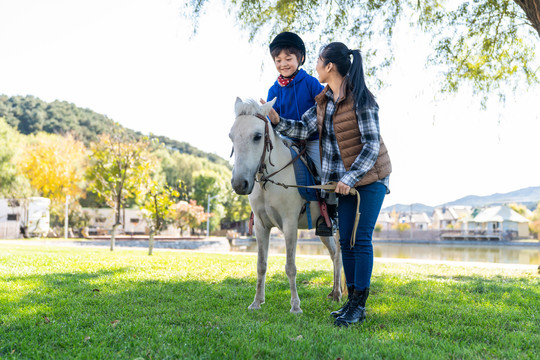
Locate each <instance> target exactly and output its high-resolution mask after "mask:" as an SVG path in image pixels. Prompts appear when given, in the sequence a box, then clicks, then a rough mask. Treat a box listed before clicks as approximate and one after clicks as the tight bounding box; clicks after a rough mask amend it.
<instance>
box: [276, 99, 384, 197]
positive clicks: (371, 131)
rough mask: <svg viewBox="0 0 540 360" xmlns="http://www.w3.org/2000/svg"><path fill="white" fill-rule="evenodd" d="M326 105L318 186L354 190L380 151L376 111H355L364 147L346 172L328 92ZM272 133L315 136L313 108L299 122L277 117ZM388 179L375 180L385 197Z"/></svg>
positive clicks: (314, 113)
mask: <svg viewBox="0 0 540 360" xmlns="http://www.w3.org/2000/svg"><path fill="white" fill-rule="evenodd" d="M326 96H327V97H328V103H327V105H326V116H325V118H324V120H323V128H322V134H321V145H322V161H321V167H322V174H320V175H321V182H322V183H323V184H326V183H328V182H330V181H335V182H338V181H341V182H343V183H344V184H346V185H348V186H350V187H354V184H356V183H357V182H358V181H360V180H361V179H362V177H363V176H364V175H365V174H366V173H367V172H368V171H369V170H370V169H371V168H372V167H373V165H375V161H377V157H378V155H379V148H380V142H379V139H380V130H379V107H378V106H375V107H372V108H363V109H359V108H358V107H357V108H356V118H357V119H358V128H359V129H360V134H361V135H360V136H361V141H362V144H364V146H363V147H362V150H361V151H360V154H358V156H357V157H356V160H355V161H354V162H353V164H352V166H351V168H350V169H349V171H347V170H346V169H345V165H343V161H342V160H341V154H340V152H339V147H338V143H337V139H336V134H335V133H334V126H333V124H332V118H333V116H334V112H335V111H336V105H335V103H334V97H333V93H332V91H331V90H329V91H328V92H327V93H326ZM275 129H276V131H278V132H280V133H282V134H284V135H286V136H289V137H292V138H297V139H307V138H309V137H310V136H311V135H312V134H313V133H316V132H317V105H315V106H313V107H312V108H310V109H309V110H308V111H306V112H305V113H304V115H302V119H301V120H289V119H284V118H281V117H280V121H279V123H278V124H277V125H276V126H275ZM389 180H390V176H387V177H385V178H384V179H382V180H378V182H381V183H382V184H384V185H385V186H386V193H387V194H388V193H390V187H389V185H390V184H389V183H390V181H389Z"/></svg>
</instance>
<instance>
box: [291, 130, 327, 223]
mask: <svg viewBox="0 0 540 360" xmlns="http://www.w3.org/2000/svg"><path fill="white" fill-rule="evenodd" d="M289 149H290V151H291V155H292V158H293V159H295V158H296V157H298V159H297V160H296V161H294V162H293V167H294V175H295V177H296V184H297V185H300V186H305V187H297V189H298V192H299V193H300V196H301V197H302V198H303V199H304V200H305V201H306V202H305V204H304V206H303V207H302V210H301V211H300V214H303V213H306V216H307V218H308V228H309V229H311V228H312V227H313V221H312V218H311V209H310V206H309V203H310V202H311V201H317V202H318V203H319V207H320V209H321V215H322V216H323V218H324V220H325V221H326V222H327V225H329V226H331V223H330V219H329V217H328V211H327V207H326V203H325V202H324V201H321V197H320V193H319V191H320V190H318V189H314V188H309V186H313V185H321V178H320V176H319V174H318V173H317V168H316V167H315V163H314V162H313V161H312V160H311V159H310V158H309V157H308V156H307V154H306V151H305V142H303V141H302V142H300V143H294V144H292V145H291V146H290V148H289ZM298 154H300V156H298Z"/></svg>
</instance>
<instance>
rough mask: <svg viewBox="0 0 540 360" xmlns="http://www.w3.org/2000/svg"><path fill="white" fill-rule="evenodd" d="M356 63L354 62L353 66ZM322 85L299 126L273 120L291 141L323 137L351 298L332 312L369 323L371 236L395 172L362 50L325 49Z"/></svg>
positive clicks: (325, 178) (341, 319) (325, 177)
mask: <svg viewBox="0 0 540 360" xmlns="http://www.w3.org/2000/svg"><path fill="white" fill-rule="evenodd" d="M351 58H352V61H351ZM316 70H317V73H318V74H319V81H320V82H321V83H326V84H327V86H326V87H325V88H324V90H323V91H322V92H321V93H320V94H319V95H317V96H316V97H315V101H316V105H315V106H313V107H312V108H311V109H309V110H308V111H306V113H305V114H304V115H303V116H302V119H301V120H300V121H293V120H289V119H284V118H280V117H279V115H278V114H277V113H276V112H275V111H272V112H271V113H270V115H269V117H270V120H271V121H272V124H273V125H274V126H275V129H276V130H277V131H279V132H280V133H283V134H284V135H287V136H289V137H294V138H299V139H307V138H309V137H310V136H311V135H312V134H314V133H316V132H318V133H319V146H320V148H321V151H320V153H321V166H322V179H321V182H322V183H323V184H324V183H328V182H331V181H333V182H337V186H336V190H335V192H336V193H337V194H340V195H341V196H340V198H339V203H338V222H339V229H340V243H341V251H342V257H343V269H344V272H345V279H346V281H347V289H348V291H349V298H348V301H347V302H346V303H345V305H344V306H343V307H342V308H341V309H339V310H337V311H334V312H333V313H332V316H334V317H335V325H337V326H348V325H349V324H352V323H362V322H363V321H364V319H365V306H366V300H367V298H368V296H369V287H370V281H371V273H372V269H373V246H372V235H373V229H374V228H375V223H376V221H377V217H378V215H379V212H380V210H381V206H382V203H383V200H384V196H385V195H386V194H388V193H389V192H390V191H389V175H390V173H391V171H392V166H391V163H390V157H389V156H388V151H387V150H386V146H385V145H384V142H383V141H382V138H381V136H380V129H379V116H378V112H379V107H378V105H377V102H376V101H375V98H374V96H373V94H372V93H371V92H370V91H369V90H368V88H367V87H366V83H365V79H364V71H363V67H362V57H361V55H360V51H359V50H349V49H348V48H347V46H346V45H345V44H343V43H340V42H334V43H330V44H328V45H327V46H325V47H323V49H322V50H321V52H320V55H319V60H318V62H317V68H316ZM353 187H354V188H355V189H356V190H357V191H358V192H359V193H360V198H361V201H360V208H359V210H360V214H361V215H360V218H359V220H358V228H357V231H356V237H355V243H354V246H352V247H351V245H350V239H351V235H352V231H353V227H354V222H355V216H356V209H357V203H356V197H355V196H352V195H349V192H350V190H351V188H353Z"/></svg>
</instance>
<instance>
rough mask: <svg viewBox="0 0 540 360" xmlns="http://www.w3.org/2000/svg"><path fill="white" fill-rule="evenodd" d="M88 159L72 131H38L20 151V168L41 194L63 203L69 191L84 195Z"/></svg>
mask: <svg viewBox="0 0 540 360" xmlns="http://www.w3.org/2000/svg"><path fill="white" fill-rule="evenodd" d="M66 149H69V151H66ZM86 162H87V150H86V147H85V146H84V144H83V143H81V142H79V141H77V140H75V139H73V137H72V136H71V135H67V136H59V135H52V134H46V133H39V134H38V135H36V136H34V137H32V138H30V142H29V144H28V145H27V146H26V147H25V150H24V152H23V153H22V154H21V155H20V159H19V168H20V169H21V171H22V172H23V173H24V174H25V175H26V177H27V178H28V179H30V183H31V184H32V186H33V187H34V188H35V189H37V190H39V192H40V193H41V194H42V196H44V197H48V198H51V200H56V201H58V202H61V203H64V202H65V201H66V196H68V195H69V196H70V197H71V198H77V197H79V196H81V195H82V193H83V182H84V172H85V168H86Z"/></svg>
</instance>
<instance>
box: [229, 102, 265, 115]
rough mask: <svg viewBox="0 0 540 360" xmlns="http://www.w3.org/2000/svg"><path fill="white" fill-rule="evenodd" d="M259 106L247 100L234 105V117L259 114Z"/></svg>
mask: <svg viewBox="0 0 540 360" xmlns="http://www.w3.org/2000/svg"><path fill="white" fill-rule="evenodd" d="M260 108H261V106H260V105H259V103H257V101H255V100H254V99H247V100H246V101H244V102H242V103H241V104H238V105H236V109H235V110H236V116H241V115H255V114H258V113H259V110H260Z"/></svg>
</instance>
